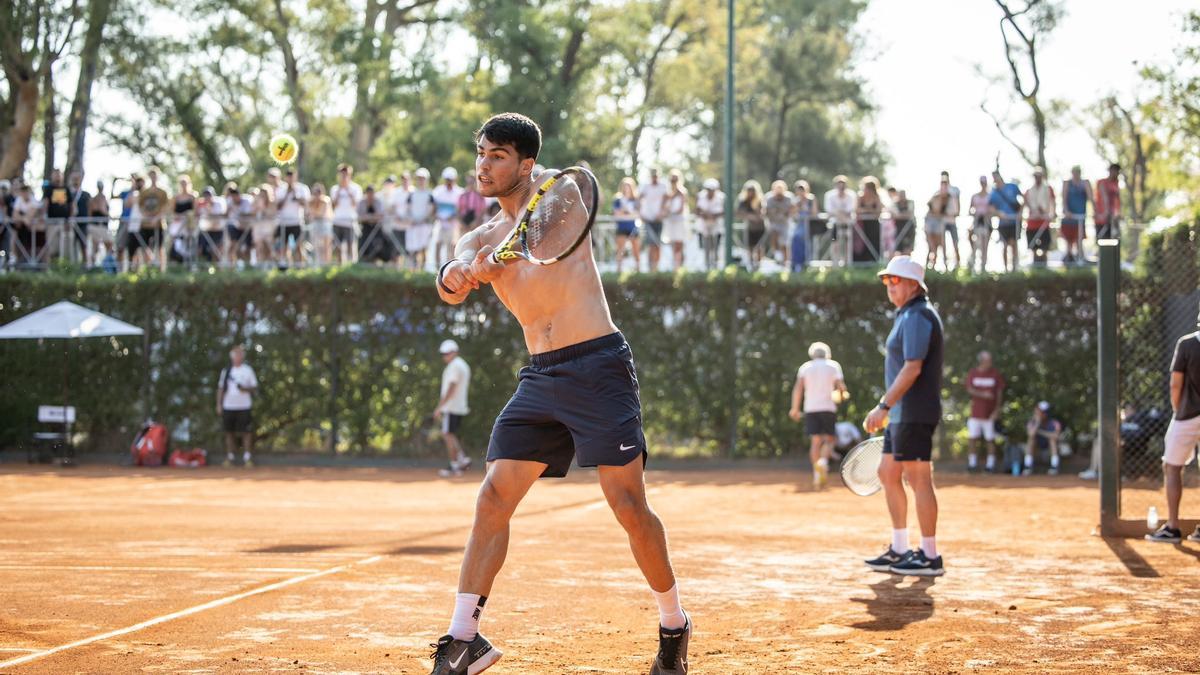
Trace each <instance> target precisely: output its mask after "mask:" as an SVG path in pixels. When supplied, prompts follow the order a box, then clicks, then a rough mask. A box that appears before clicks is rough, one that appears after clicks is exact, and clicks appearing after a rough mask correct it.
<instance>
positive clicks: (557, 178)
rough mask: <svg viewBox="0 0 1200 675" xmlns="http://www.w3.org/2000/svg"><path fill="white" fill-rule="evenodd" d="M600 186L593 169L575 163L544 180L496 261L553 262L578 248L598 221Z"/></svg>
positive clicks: (495, 252) (494, 255)
mask: <svg viewBox="0 0 1200 675" xmlns="http://www.w3.org/2000/svg"><path fill="white" fill-rule="evenodd" d="M599 200H600V190H599V188H598V187H597V186H596V177H595V176H594V175H592V172H591V171H588V170H587V169H585V168H583V167H581V166H572V167H569V168H566V169H563V170H562V171H559V172H558V173H555V174H553V175H551V176H550V177H548V178H546V179H545V180H543V181H542V184H541V186H539V187H538V189H537V192H535V193H534V195H533V197H532V198H531V199H530V200H529V205H528V206H526V207H525V213H524V214H523V215H522V216H521V220H520V222H518V223H517V226H516V227H515V228H513V231H512V234H510V235H508V239H506V240H505V241H504V243H503V244H501V245H500V247H499V248H497V249H496V250H495V251H493V252H492V256H491V257H492V261H493V262H501V263H511V262H514V261H517V260H527V261H529V262H531V263H533V264H535V265H551V264H553V263H556V262H558V261H560V260H562V259H564V258H566V257H567V256H569V255H571V254H572V253H574V252H575V249H577V248H579V245H580V244H582V243H583V240H584V239H585V238H586V237H587V236H588V233H589V232H590V231H591V229H592V224H593V223H595V222H596V207H597V206H598V204H599Z"/></svg>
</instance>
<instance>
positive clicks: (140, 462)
mask: <svg viewBox="0 0 1200 675" xmlns="http://www.w3.org/2000/svg"><path fill="white" fill-rule="evenodd" d="M168 443H169V434H167V427H166V425H163V424H158V423H156V422H151V423H149V424H147V425H146V426H145V427H143V428H142V430H141V431H140V432H138V435H137V436H136V437H134V439H133V447H131V448H130V454H131V455H132V456H133V464H134V466H162V465H163V460H164V458H165V457H166V456H167V445H168Z"/></svg>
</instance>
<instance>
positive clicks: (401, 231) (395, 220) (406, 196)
mask: <svg viewBox="0 0 1200 675" xmlns="http://www.w3.org/2000/svg"><path fill="white" fill-rule="evenodd" d="M412 189H413V187H412V176H411V175H409V173H408V172H407V171H405V172H404V173H402V174H400V185H399V187H397V188H396V193H395V195H394V196H393V198H392V208H391V212H392V213H391V215H392V229H391V231H390V232H389V233H388V235H389V236H390V237H391V239H392V244H393V245H394V246H395V247H396V269H401V270H402V269H404V268H405V267H406V266H407V265H408V228H409V226H410V225H412V215H411V213H410V211H411V201H412Z"/></svg>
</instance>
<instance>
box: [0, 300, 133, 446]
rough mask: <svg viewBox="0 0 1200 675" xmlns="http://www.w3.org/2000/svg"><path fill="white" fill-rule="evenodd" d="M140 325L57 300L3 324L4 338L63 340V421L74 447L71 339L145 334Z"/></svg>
mask: <svg viewBox="0 0 1200 675" xmlns="http://www.w3.org/2000/svg"><path fill="white" fill-rule="evenodd" d="M143 332H144V331H142V329H141V328H138V327H137V326H134V325H131V324H128V323H125V322H124V321H121V320H119V319H114V318H112V317H111V316H108V315H106V314H101V313H100V312H97V311H95V310H91V309H88V308H86V307H80V306H79V305H76V304H75V303H73V302H67V301H66V300H64V301H62V302H56V303H54V304H53V305H50V306H49V307H45V308H43V309H39V310H37V311H36V312H30V313H29V314H26V315H25V316H23V317H21V318H20V319H17V320H16V321H13V322H11V323H8V324H6V325H4V326H0V340H40V339H47V338H49V339H55V338H59V339H62V340H63V402H62V410H63V414H62V420H63V432H64V438H63V440H64V442H65V443H66V444H67V445H68V447H69V446H70V443H71V422H72V421H73V420H72V416H71V415H69V414H68V401H69V387H68V383H69V382H70V376H69V373H70V351H69V350H68V349H67V345H68V343H67V342H66V341H67V340H72V339H76V338H88V337H111V336H120V335H142V334H143Z"/></svg>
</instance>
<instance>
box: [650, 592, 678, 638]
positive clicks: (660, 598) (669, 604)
mask: <svg viewBox="0 0 1200 675" xmlns="http://www.w3.org/2000/svg"><path fill="white" fill-rule="evenodd" d="M650 591H651V592H652V593H654V600H655V602H657V603H658V623H659V625H660V626H662V627H663V628H666V629H667V630H674V629H676V628H683V627H684V626H686V625H687V617H685V616H684V615H683V607H680V606H679V584H675V585H674V586H672V587H671V588H670V589H669V590H666V591H663V592H662V593H659V592H658V591H656V590H654V589H653V588H652V589H650Z"/></svg>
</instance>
